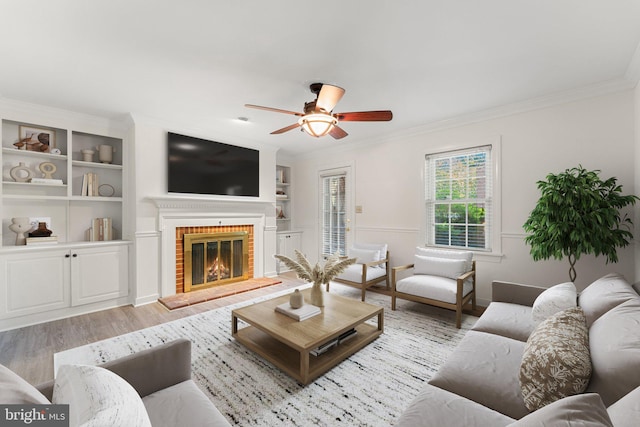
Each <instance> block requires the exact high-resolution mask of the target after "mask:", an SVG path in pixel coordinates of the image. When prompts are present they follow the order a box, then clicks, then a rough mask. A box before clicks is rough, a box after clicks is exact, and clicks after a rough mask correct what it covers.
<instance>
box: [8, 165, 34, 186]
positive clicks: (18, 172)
mask: <svg viewBox="0 0 640 427" xmlns="http://www.w3.org/2000/svg"><path fill="white" fill-rule="evenodd" d="M9 175H10V176H11V178H13V180H14V181H15V182H29V180H30V179H31V178H33V171H32V170H31V169H29V168H28V167H27V166H26V165H25V164H24V163H23V162H20V163H19V164H18V166H14V167H12V168H11V170H10V171H9Z"/></svg>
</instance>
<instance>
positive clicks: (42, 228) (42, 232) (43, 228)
mask: <svg viewBox="0 0 640 427" xmlns="http://www.w3.org/2000/svg"><path fill="white" fill-rule="evenodd" d="M52 233H53V231H51V230H49V229H48V228H47V223H46V222H39V223H38V228H36V229H35V230H33V231H31V232H30V233H29V237H49V236H51V234H52Z"/></svg>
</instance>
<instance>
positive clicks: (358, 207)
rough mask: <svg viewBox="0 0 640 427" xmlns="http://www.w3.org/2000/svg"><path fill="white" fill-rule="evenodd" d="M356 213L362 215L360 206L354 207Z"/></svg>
mask: <svg viewBox="0 0 640 427" xmlns="http://www.w3.org/2000/svg"><path fill="white" fill-rule="evenodd" d="M356 213H362V205H358V206H356Z"/></svg>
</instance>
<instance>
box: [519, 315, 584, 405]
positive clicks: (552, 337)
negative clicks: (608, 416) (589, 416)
mask: <svg viewBox="0 0 640 427" xmlns="http://www.w3.org/2000/svg"><path fill="white" fill-rule="evenodd" d="M590 377H591V356H590V354H589V330H588V329H587V323H586V319H585V316H584V313H583V311H582V309H581V308H580V307H575V308H570V309H567V310H564V311H560V312H558V313H556V314H554V315H552V316H551V317H548V318H547V319H546V320H544V321H542V322H541V323H540V324H539V325H538V326H537V327H536V329H535V330H534V331H533V332H532V333H531V335H530V336H529V339H528V340H527V344H526V345H525V348H524V355H523V356H522V363H521V364H520V388H521V390H522V397H523V398H524V404H525V406H526V407H527V409H528V410H529V411H531V412H533V411H535V410H536V409H540V408H542V407H543V406H545V405H548V404H549V403H552V402H555V401H556V400H558V399H562V398H563V397H566V396H571V395H574V394H579V393H582V392H583V391H585V390H586V388H587V385H588V384H589V379H590Z"/></svg>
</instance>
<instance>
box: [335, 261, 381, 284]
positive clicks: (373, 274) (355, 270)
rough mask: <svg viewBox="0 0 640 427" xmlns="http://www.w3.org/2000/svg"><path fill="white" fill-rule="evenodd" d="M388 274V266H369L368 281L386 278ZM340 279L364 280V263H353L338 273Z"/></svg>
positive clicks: (357, 281)
mask: <svg viewBox="0 0 640 427" xmlns="http://www.w3.org/2000/svg"><path fill="white" fill-rule="evenodd" d="M386 275H387V269H386V268H367V277H366V280H367V282H368V281H369V280H373V279H377V278H384V277H385V276H386ZM337 278H338V279H341V280H348V281H350V282H356V283H360V282H362V264H351V265H350V266H348V267H347V268H346V269H345V270H344V271H343V272H342V273H340V274H338V276H337Z"/></svg>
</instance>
